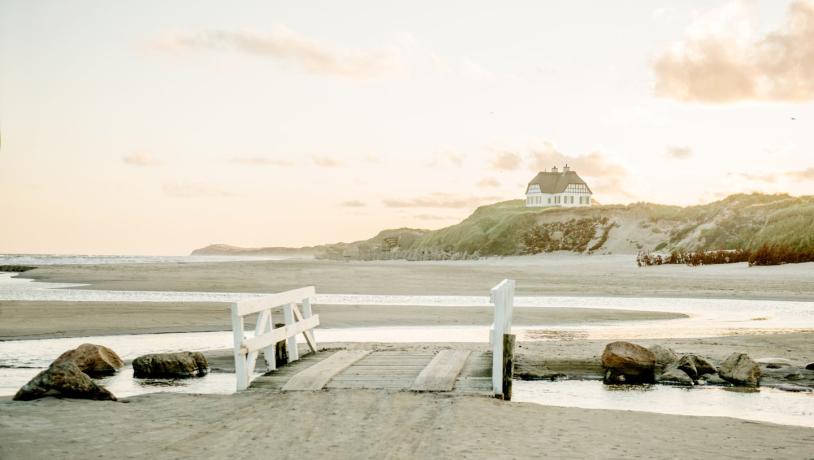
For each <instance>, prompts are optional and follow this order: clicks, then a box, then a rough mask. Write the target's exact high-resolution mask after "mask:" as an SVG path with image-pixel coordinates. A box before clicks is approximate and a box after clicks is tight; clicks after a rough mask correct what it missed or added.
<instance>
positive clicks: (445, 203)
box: [383, 193, 500, 209]
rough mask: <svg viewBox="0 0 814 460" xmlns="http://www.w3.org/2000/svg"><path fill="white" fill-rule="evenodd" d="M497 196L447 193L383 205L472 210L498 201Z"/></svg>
mask: <svg viewBox="0 0 814 460" xmlns="http://www.w3.org/2000/svg"><path fill="white" fill-rule="evenodd" d="M499 199H500V197H497V196H458V195H450V194H447V193H431V194H429V195H425V196H420V197H416V198H410V199H402V200H396V199H390V200H384V201H383V203H384V205H385V206H387V207H388V208H449V209H455V208H472V207H476V206H480V205H482V204H486V203H492V202H495V201H497V200H499Z"/></svg>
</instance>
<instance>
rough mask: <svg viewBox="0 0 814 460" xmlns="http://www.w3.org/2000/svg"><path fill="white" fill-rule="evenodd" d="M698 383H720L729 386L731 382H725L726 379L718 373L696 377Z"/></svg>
mask: <svg viewBox="0 0 814 460" xmlns="http://www.w3.org/2000/svg"><path fill="white" fill-rule="evenodd" d="M698 384H699V385H721V386H731V385H732V384H731V383H729V382H727V381H726V380H724V379H722V378H721V376H720V375H718V374H704V375H702V376H700V377H698Z"/></svg>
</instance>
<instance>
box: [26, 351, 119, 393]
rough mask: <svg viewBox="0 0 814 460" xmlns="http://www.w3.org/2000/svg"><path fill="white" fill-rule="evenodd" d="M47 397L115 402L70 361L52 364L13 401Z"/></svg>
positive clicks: (32, 380) (104, 389) (102, 388)
mask: <svg viewBox="0 0 814 460" xmlns="http://www.w3.org/2000/svg"><path fill="white" fill-rule="evenodd" d="M48 396H54V397H57V398H75V399H95V400H102V401H105V400H106V401H115V400H116V397H115V396H113V394H112V393H111V392H109V391H108V390H107V389H106V388H104V387H101V386H99V385H97V384H96V383H95V382H94V381H93V380H91V378H90V377H89V376H88V375H87V374H85V373H84V372H82V370H80V369H79V366H77V365H76V364H75V363H72V362H70V361H66V362H62V363H56V364H52V365H51V367H49V368H48V369H46V370H44V371H42V372H40V373H39V374H37V375H36V376H34V378H33V379H31V380H30V381H29V382H28V383H26V384H25V385H23V387H22V388H20V390H19V391H18V392H17V394H15V395H14V400H15V401H30V400H32V399H39V398H45V397H48Z"/></svg>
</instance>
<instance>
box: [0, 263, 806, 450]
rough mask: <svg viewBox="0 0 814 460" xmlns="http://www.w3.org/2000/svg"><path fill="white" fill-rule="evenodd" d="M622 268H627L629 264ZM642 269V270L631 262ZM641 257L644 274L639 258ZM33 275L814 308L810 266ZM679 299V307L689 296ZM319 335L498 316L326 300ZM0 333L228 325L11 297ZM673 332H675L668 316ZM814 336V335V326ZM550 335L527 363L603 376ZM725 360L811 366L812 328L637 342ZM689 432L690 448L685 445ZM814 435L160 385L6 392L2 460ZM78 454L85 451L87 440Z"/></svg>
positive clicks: (680, 445)
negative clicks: (96, 395)
mask: <svg viewBox="0 0 814 460" xmlns="http://www.w3.org/2000/svg"><path fill="white" fill-rule="evenodd" d="M626 261H627V262H626ZM628 262H629V263H628ZM631 265H632V266H631ZM21 276H23V277H25V278H32V279H35V280H40V281H48V282H65V283H79V284H86V285H87V286H82V287H77V288H76V289H96V290H133V291H142V290H143V291H199V292H200V291H203V292H247V293H258V292H275V291H279V290H284V289H290V288H294V287H299V286H302V285H315V286H316V287H317V292H323V293H335V294H341V293H347V294H405V295H429V294H438V295H479V296H485V295H488V290H489V288H490V287H491V286H492V285H494V284H496V283H497V282H498V281H500V279H502V278H506V277H510V278H515V279H517V285H518V295H559V296H568V295H581V296H621V297H625V296H626V297H637V296H638V297H663V298H669V299H674V300H675V299H676V298H678V299H681V298H687V299H688V300H687V301H688V302H690V300H691V299H697V298H699V297H700V298H708V299H720V298H734V299H756V300H761V299H767V301H768V300H792V301H800V302H810V301H811V300H813V299H814V286H813V284H814V283H812V282H811V279H812V277H814V266H812V264H801V265H798V266H780V267H746V266H745V265H741V264H738V265H733V266H714V267H696V268H691V267H686V266H669V267H667V266H661V267H649V268H641V269H640V268H638V267H636V266H635V263H633V260H632V258H630V257H628V256H624V257H623V256H598V257H597V258H596V259H594V258H593V257H591V258H586V257H584V256H563V255H553V256H550V257H548V256H546V257H529V258H504V259H491V260H485V261H464V262H412V263H407V262H398V261H391V262H327V261H300V260H294V261H249V262H223V263H190V264H185V263H174V264H108V265H87V266H68V265H63V266H47V267H43V268H39V269H37V270H33V271H30V272H26V273H23V274H22V275H21ZM679 301H680V300H679ZM315 312H317V313H318V314H319V315H320V317H321V320H322V325H323V327H328V328H335V329H341V328H347V327H381V326H456V325H461V326H466V325H488V324H489V323H490V322H491V319H492V313H491V309H490V308H488V307H478V306H460V307H454V308H439V307H432V306H426V305H407V306H400V307H398V308H394V307H392V306H377V305H315ZM682 318H685V315H682V314H677V313H670V312H661V311H637V310H630V309H628V310H626V309H612V308H606V309H592V308H564V307H562V308H545V309H535V308H522V307H516V308H515V325H524V324H526V325H535V324H540V323H545V324H555V325H558V326H563V327H564V328H565V329H567V328H568V326H576V325H586V326H588V325H591V324H596V325H600V326H601V325H612V324H614V323H617V322H625V323H626V324H627V323H635V322H637V321H643V322H645V323H646V322H648V321H655V320H664V321H669V320H671V319H676V320H681V319H682ZM0 319H2V321H0V337H2V338H3V340H15V339H31V338H56V337H82V336H88V335H119V334H144V333H161V332H201V331H218V330H228V329H229V328H230V322H229V316H228V304H227V303H222V302H75V301H71V302H55V301H18V300H14V301H0ZM667 324H669V323H667ZM812 326H814V325H812ZM540 333H541V334H546V333H551V336H550V337H546V339H547V340H545V341H534V342H519V343H518V345H517V348H516V353H517V355H516V356H517V369H518V370H519V371H520V372H523V371H524V370H528V369H536V370H539V369H547V370H549V371H552V372H562V373H566V374H568V375H569V377H570V378H597V377H598V374H599V373H601V368H600V367H599V366H598V360H599V355H601V353H602V349H603V348H604V345H605V344H606V343H607V340H589V339H586V338H584V337H580V336H579V335H578V334H577V335H569V334H568V333H564V332H563V331H562V330H559V329H558V327H552V328H551V330H550V331H549V330H542V331H540ZM636 342H637V343H640V344H642V345H645V346H649V345H652V344H655V343H658V344H662V345H665V346H670V347H672V348H673V349H675V350H676V351H677V352H679V353H689V352H692V353H698V354H702V355H704V356H709V357H711V358H713V359H715V360H721V359H723V358H724V357H725V356H727V355H728V354H729V353H731V352H733V351H743V352H746V353H748V354H749V355H750V356H753V357H756V358H757V357H767V356H771V357H779V358H786V359H791V360H793V361H795V362H811V361H814V334H813V333H810V332H785V333H777V332H776V331H775V332H774V333H764V332H760V331H757V332H755V333H738V334H735V335H730V336H726V337H692V338H668V339H643V340H636ZM320 346H321V347H328V348H366V349H377V350H392V349H409V348H411V347H418V348H422V349H426V350H438V349H444V348H460V349H472V350H480V349H485V347H486V345H485V344H478V343H423V344H405V343H387V342H376V343H320ZM207 356H208V358H209V361H210V366H211V367H212V368H213V369H217V371H218V372H230V371H233V367H232V366H233V361H232V357H231V350H226V349H224V350H221V351H211V352H207ZM687 440H692V442H691V445H692V447H691V448H688V443H687ZM812 445H814V429H812V428H807V427H799V426H789V425H775V424H772V423H764V422H754V421H745V420H737V419H731V418H725V417H694V416H685V415H665V414H656V413H648V412H636V411H618V410H596V409H584V408H573V407H555V406H543V405H537V404H530V403H516V402H502V401H498V400H494V399H492V398H488V397H478V396H461V395H445V394H414V393H410V392H388V391H381V390H369V391H359V390H342V391H335V390H332V391H319V392H305V393H300V392H279V391H260V390H250V391H247V392H242V393H238V394H235V395H194V394H166V393H155V394H146V395H139V396H133V397H129V398H124V399H123V401H122V402H117V403H113V402H94V401H78V400H56V399H52V398H47V399H43V400H39V401H34V402H28V403H18V402H12V401H10V400H9V398H7V397H4V398H0V457H2V458H52V457H59V458H80V457H94V456H114V457H144V456H150V457H155V458H191V457H201V456H204V457H224V456H234V455H237V456H238V457H242V456H248V455H250V454H251V453H254V452H262V451H273V452H275V455H279V456H282V457H284V458H287V457H294V456H301V455H308V454H312V455H319V456H322V457H330V458H382V457H384V458H404V457H413V458H415V457H422V458H449V457H462V458H467V457H472V458H482V457H487V456H488V457H494V458H524V457H534V456H544V455H547V456H554V457H560V458H586V457H587V458H591V457H647V458H675V457H679V456H683V457H689V458H701V457H709V456H716V457H739V458H766V457H783V458H809V457H810V456H811V452H812V450H811V446H812ZM80 446H81V447H80Z"/></svg>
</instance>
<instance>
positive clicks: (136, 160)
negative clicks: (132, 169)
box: [122, 152, 162, 166]
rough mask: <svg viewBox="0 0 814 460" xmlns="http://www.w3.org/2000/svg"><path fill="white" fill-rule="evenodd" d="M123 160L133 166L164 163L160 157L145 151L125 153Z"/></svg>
mask: <svg viewBox="0 0 814 460" xmlns="http://www.w3.org/2000/svg"><path fill="white" fill-rule="evenodd" d="M122 161H123V162H124V163H126V164H128V165H132V166H159V165H161V164H162V162H161V161H160V160H159V159H158V158H155V157H154V156H152V155H150V154H149V153H144V152H137V153H134V154H132V155H125V156H123V157H122Z"/></svg>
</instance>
